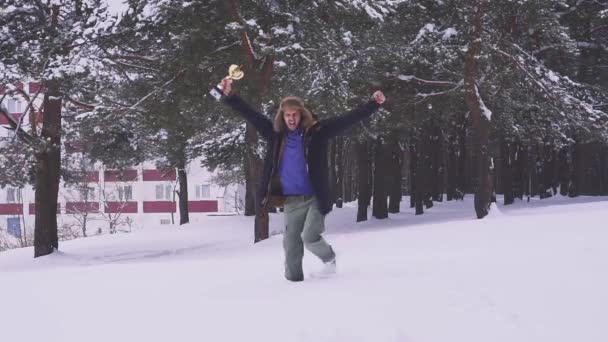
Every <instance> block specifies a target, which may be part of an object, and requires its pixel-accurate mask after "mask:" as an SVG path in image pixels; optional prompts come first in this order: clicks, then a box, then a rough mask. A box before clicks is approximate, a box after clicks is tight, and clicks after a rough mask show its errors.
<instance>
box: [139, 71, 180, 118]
mask: <svg viewBox="0 0 608 342" xmlns="http://www.w3.org/2000/svg"><path fill="white" fill-rule="evenodd" d="M184 71H186V69H181V70H180V71H178V72H177V74H176V75H175V76H174V77H173V78H172V79H170V80H168V81H167V82H165V83H164V84H163V85H161V86H160V87H158V88H156V89H154V90H153V91H152V92H150V93H149V94H148V95H146V96H144V97H143V98H142V99H141V100H139V101H137V103H135V104H134V105H132V106H131V107H129V109H135V108H136V107H137V106H139V105H140V104H141V103H142V102H144V101H145V100H146V99H148V98H149V97H150V96H152V95H154V94H156V93H157V92H158V91H159V90H161V89H163V88H164V87H166V86H168V85H169V84H171V83H173V82H174V81H175V80H176V79H177V78H178V77H179V76H181V75H182V74H183V73H184Z"/></svg>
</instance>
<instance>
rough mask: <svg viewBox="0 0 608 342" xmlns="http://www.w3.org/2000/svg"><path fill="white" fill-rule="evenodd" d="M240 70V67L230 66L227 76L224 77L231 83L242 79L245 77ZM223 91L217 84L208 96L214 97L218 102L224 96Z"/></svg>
mask: <svg viewBox="0 0 608 342" xmlns="http://www.w3.org/2000/svg"><path fill="white" fill-rule="evenodd" d="M241 68H242V66H239V65H236V64H232V65H231V66H230V67H229V68H228V76H226V78H229V79H231V80H233V81H236V80H240V79H241V78H243V77H244V76H245V73H244V72H243V70H242V69H241ZM223 90H224V89H222V86H221V85H219V84H218V85H216V86H215V87H213V88H211V90H210V91H209V94H211V96H213V97H215V99H216V100H218V101H219V100H220V99H221V98H222V96H223V95H224V92H223Z"/></svg>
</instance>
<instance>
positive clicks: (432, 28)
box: [410, 23, 435, 44]
mask: <svg viewBox="0 0 608 342" xmlns="http://www.w3.org/2000/svg"><path fill="white" fill-rule="evenodd" d="M430 32H435V24H431V23H428V24H425V25H424V27H422V28H421V29H420V31H418V34H417V35H416V39H414V40H413V41H412V42H411V43H410V44H414V43H417V42H419V41H420V40H421V39H422V38H424V36H425V35H426V34H427V33H430Z"/></svg>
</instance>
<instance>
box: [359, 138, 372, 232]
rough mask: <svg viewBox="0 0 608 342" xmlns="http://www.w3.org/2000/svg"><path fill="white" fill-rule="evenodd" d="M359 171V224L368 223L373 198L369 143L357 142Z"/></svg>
mask: <svg viewBox="0 0 608 342" xmlns="http://www.w3.org/2000/svg"><path fill="white" fill-rule="evenodd" d="M356 149H357V169H358V170H359V174H358V183H359V196H358V199H357V207H358V208H357V222H361V221H367V208H368V207H369V202H370V196H371V189H370V188H371V184H370V183H369V173H370V172H369V169H370V161H369V154H368V152H367V141H365V140H363V141H357V143H356Z"/></svg>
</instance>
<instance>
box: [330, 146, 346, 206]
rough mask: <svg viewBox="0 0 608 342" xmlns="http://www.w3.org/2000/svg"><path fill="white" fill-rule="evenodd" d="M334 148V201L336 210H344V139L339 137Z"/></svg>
mask: <svg viewBox="0 0 608 342" xmlns="http://www.w3.org/2000/svg"><path fill="white" fill-rule="evenodd" d="M332 145H333V147H334V152H335V153H334V164H333V165H332V166H333V168H332V171H333V174H334V176H335V178H334V179H335V186H334V199H335V203H336V208H342V203H343V202H344V166H343V161H344V138H343V137H341V136H338V137H336V138H335V139H334V143H333V144H332Z"/></svg>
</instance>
